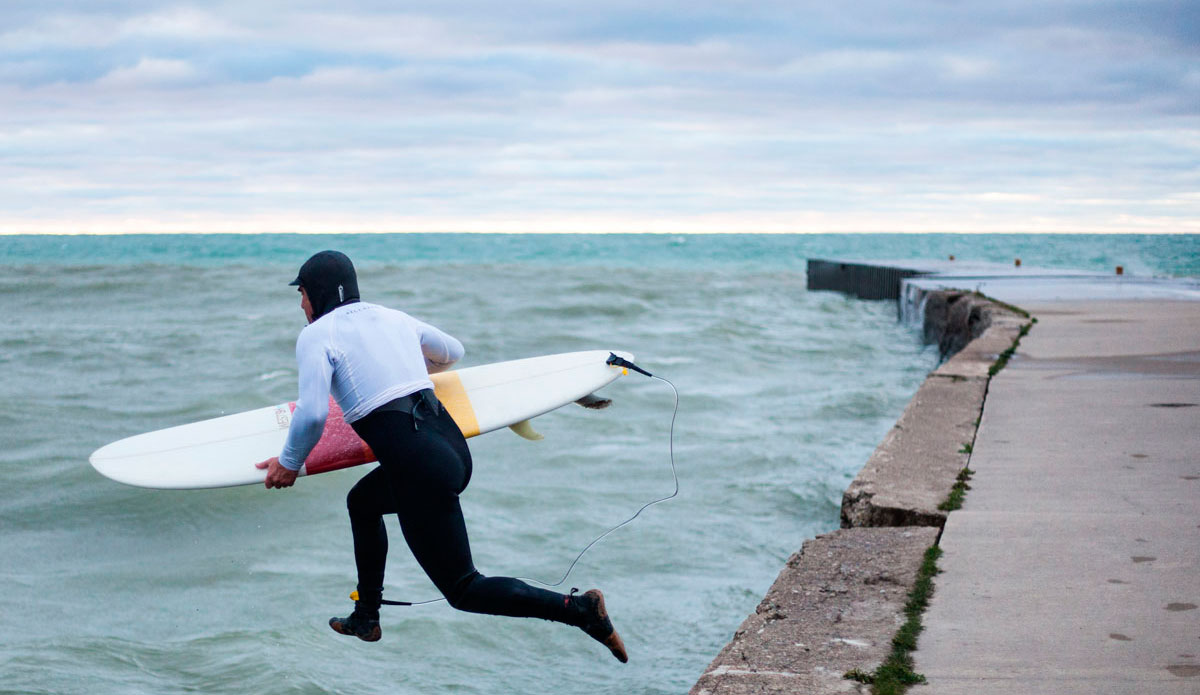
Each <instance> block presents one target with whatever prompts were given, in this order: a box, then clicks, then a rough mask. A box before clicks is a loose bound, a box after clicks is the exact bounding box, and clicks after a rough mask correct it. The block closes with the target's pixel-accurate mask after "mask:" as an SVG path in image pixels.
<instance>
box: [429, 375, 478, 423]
mask: <svg viewBox="0 0 1200 695" xmlns="http://www.w3.org/2000/svg"><path fill="white" fill-rule="evenodd" d="M429 378H430V379H432V380H433V393H434V394H435V395H436V396H437V397H438V400H439V401H441V402H442V405H443V406H444V407H445V408H446V410H449V411H450V417H452V418H454V422H456V423H457V424H458V429H460V430H462V433H463V436H464V437H474V436H475V435H477V434H479V420H478V419H477V418H476V417H475V408H474V407H473V406H472V405H471V398H470V397H469V396H467V390H466V389H465V388H463V384H462V379H460V378H459V376H458V374H457V373H455V372H442V373H440V374H431V375H430V376H429Z"/></svg>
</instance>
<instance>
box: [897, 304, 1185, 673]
mask: <svg viewBox="0 0 1200 695" xmlns="http://www.w3.org/2000/svg"><path fill="white" fill-rule="evenodd" d="M1024 308H1026V309H1028V310H1029V311H1030V313H1032V314H1033V315H1034V316H1036V317H1037V318H1038V324H1037V325H1036V326H1035V327H1034V329H1033V330H1032V331H1031V332H1030V333H1029V335H1028V336H1027V337H1026V338H1025V339H1023V340H1022V341H1021V346H1020V350H1019V351H1018V352H1017V354H1016V356H1015V357H1014V359H1013V360H1012V361H1011V362H1010V363H1009V364H1008V367H1007V368H1006V369H1005V370H1004V371H1003V372H1001V373H1000V374H998V375H997V376H996V377H995V378H994V379H993V380H992V382H991V385H990V387H989V390H988V396H987V402H986V404H985V407H984V411H983V420H982V423H981V426H980V429H979V433H978V436H977V438H976V442H975V449H974V453H972V455H971V460H970V466H971V469H972V470H973V471H975V473H974V477H973V478H972V480H971V488H972V489H971V491H970V493H969V494H968V495H967V498H966V503H965V505H964V507H963V508H962V509H961V510H959V511H955V512H953V513H951V514H950V516H949V519H948V520H947V522H946V526H945V530H944V531H943V534H942V538H941V541H940V545H941V548H942V550H943V553H944V555H943V557H942V560H941V563H940V566H941V569H942V574H941V575H939V576H938V577H937V579H936V591H935V594H934V598H933V601H932V603H931V605H930V608H929V610H928V611H927V612H926V614H925V625H926V629H925V632H924V634H923V635H922V636H921V639H920V643H919V650H918V651H917V652H916V653H915V654H914V660H915V662H916V670H917V671H919V672H921V673H923V674H924V675H925V677H926V678H927V679H928V681H929V685H928V686H925V687H922V688H921V689H920V692H922V693H928V694H929V695H951V694H956V693H963V694H966V693H971V694H972V695H987V694H988V693H1018V692H1024V693H1064V694H1072V693H1078V694H1080V695H1083V694H1085V693H1086V694H1088V695H1095V694H1103V693H1130V694H1133V693H1164V694H1169V693H1178V694H1180V695H1182V694H1183V693H1193V694H1194V693H1200V302H1177V301H1136V302H1111V301H1091V302H1052V303H1036V304H1035V303H1030V304H1027V305H1025V307H1024Z"/></svg>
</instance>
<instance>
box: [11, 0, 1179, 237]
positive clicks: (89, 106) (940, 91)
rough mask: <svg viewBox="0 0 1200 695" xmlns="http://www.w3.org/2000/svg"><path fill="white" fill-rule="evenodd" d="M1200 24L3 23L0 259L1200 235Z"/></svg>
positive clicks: (97, 3) (1028, 5)
mask: <svg viewBox="0 0 1200 695" xmlns="http://www.w3.org/2000/svg"><path fill="white" fill-rule="evenodd" d="M1198 117H1200V3H1196V2H1195V1H1194V0H1180V1H1172V2H1157V1H1154V0H1150V1H1146V2H1110V1H1105V0H1096V1H1091V2H1074V1H1068V2H1059V1H1056V0H1037V1H1036V2H1034V1H1030V2H1025V1H1024V0H1016V1H1005V0H1001V1H1000V2H996V1H995V0H991V1H989V2H978V1H976V0H964V1H961V2H951V1H949V0H936V1H922V0H918V1H906V2H894V1H889V2H884V1H881V0H858V1H856V2H846V3H843V2H828V1H823V2H806V1H803V0H783V1H779V2H776V1H774V0H763V1H761V2H741V1H733V0H729V1H727V2H711V1H705V0H687V1H682V0H681V1H678V2H675V1H661V0H642V1H640V2H631V1H627V0H605V1H604V2H599V3H580V2H549V1H543V0H509V1H508V2H504V3H497V2H479V1H474V0H468V1H466V2H403V1H384V0H375V1H371V0H357V1H356V0H343V1H342V2H339V3H329V2H305V1H303V0H299V1H295V0H289V1H286V2H283V1H281V2H266V1H262V0H238V1H236V2H219V1H218V2H203V3H200V2H197V3H193V4H174V3H170V2H142V1H137V0H90V1H87V2H83V1H77V2H60V1H57V0H39V1H37V2H25V1H18V2H5V3H2V4H0V233H43V232H45V233H50V232H58V233H75V232H90V233H113V232H185V231H198V232H204V231H214V232H216V231H221V232H262V231H284V232H289V231H290V232H335V231H348V232H362V231H504V232H526V231H528V232H543V231H545V232H555V231H561V232H591V231H614V232H622V231H628V232H672V233H678V232H689V231H692V232H872V231H886V232H1136V233H1145V232H1154V233H1160V232H1161V233H1169V232H1187V233H1200V118H1198Z"/></svg>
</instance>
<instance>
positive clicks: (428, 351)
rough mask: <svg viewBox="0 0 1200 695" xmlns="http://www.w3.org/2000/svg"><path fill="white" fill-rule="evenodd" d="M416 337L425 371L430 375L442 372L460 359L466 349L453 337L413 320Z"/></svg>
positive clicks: (422, 322)
mask: <svg viewBox="0 0 1200 695" xmlns="http://www.w3.org/2000/svg"><path fill="white" fill-rule="evenodd" d="M413 322H414V323H415V324H416V329H417V335H419V336H420V337H421V354H423V355H424V356H425V369H426V370H428V371H429V373H430V374H437V373H438V372H444V371H446V370H447V369H449V368H450V366H451V365H453V364H454V363H455V362H457V361H459V360H461V359H462V357H463V354H465V353H466V349H465V348H463V344H462V343H461V342H460V341H459V340H458V338H455V337H454V336H452V335H450V334H449V333H446V332H445V331H442V330H441V329H438V328H435V327H434V326H431V325H429V324H428V323H425V322H424V321H419V320H417V319H413Z"/></svg>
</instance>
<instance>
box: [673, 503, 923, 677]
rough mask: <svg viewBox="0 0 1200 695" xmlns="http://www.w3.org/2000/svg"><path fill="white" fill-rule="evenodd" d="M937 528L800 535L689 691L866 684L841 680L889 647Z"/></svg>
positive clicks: (873, 664) (869, 665)
mask: <svg viewBox="0 0 1200 695" xmlns="http://www.w3.org/2000/svg"><path fill="white" fill-rule="evenodd" d="M937 537H938V529H936V528H929V527H924V528H914V527H908V528H852V529H842V530H839V531H835V532H833V533H830V534H826V535H823V536H818V537H816V538H814V539H812V540H810V541H806V542H805V543H804V546H803V547H802V548H801V549H800V552H799V553H796V554H795V555H793V556H792V557H791V559H789V560H788V562H787V565H786V566H785V567H784V568H783V571H782V572H780V574H779V577H778V578H777V579H776V580H775V583H774V584H773V585H772V586H771V589H770V591H768V592H767V595H766V597H765V598H764V599H763V600H762V602H761V603H759V605H758V608H756V609H755V611H754V613H753V614H751V615H750V616H749V617H747V618H746V620H745V621H744V622H743V623H742V625H741V627H739V628H738V630H737V632H736V633H734V637H733V640H732V641H731V642H730V643H729V644H728V645H726V646H725V648H724V649H722V650H721V653H720V654H718V655H717V658H715V659H713V661H712V663H711V664H709V667H708V669H707V670H706V671H705V672H704V675H703V676H701V677H700V680H699V681H697V683H696V685H695V686H693V687H692V690H691V695H748V694H749V693H846V692H852V693H860V692H861V693H865V692H869V687H868V686H866V685H863V684H861V683H858V682H856V681H851V680H846V679H845V678H843V675H844V674H845V673H846V672H847V671H850V670H853V669H860V670H862V671H867V672H869V671H873V670H875V669H876V668H877V667H878V666H879V664H881V663H882V662H883V660H884V658H886V657H887V655H888V653H889V652H890V651H891V640H892V637H893V636H894V635H895V634H896V630H897V629H898V628H899V627H900V625H901V624H902V623H903V622H904V603H905V601H906V600H907V596H908V592H909V591H911V589H912V586H913V583H914V582H915V580H916V576H917V570H918V569H919V567H920V565H921V560H922V556H923V555H924V553H925V551H926V550H927V549H928V548H929V547H930V546H932V545H933V544H934V543H935V542H936V541H937Z"/></svg>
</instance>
